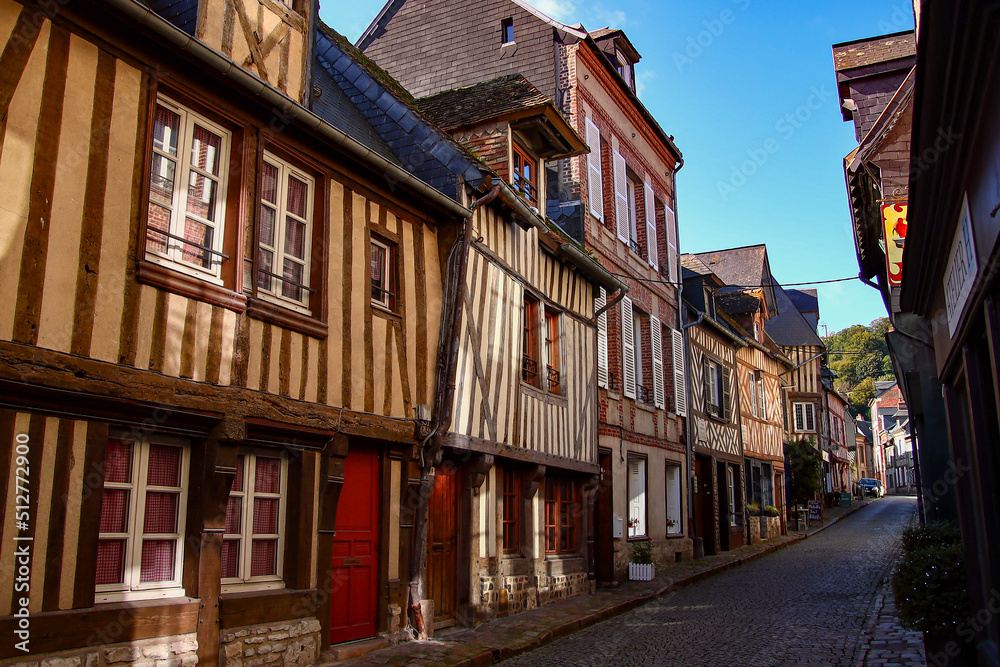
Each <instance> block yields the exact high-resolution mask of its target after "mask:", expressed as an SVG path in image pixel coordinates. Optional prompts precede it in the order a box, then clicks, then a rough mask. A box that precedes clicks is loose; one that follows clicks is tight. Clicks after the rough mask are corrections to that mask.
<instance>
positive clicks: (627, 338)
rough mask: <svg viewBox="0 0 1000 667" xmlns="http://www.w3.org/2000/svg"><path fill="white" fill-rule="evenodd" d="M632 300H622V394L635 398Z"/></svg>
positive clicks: (626, 298)
mask: <svg viewBox="0 0 1000 667" xmlns="http://www.w3.org/2000/svg"><path fill="white" fill-rule="evenodd" d="M632 325H633V322H632V299H630V298H628V297H625V298H624V299H622V392H623V393H624V394H625V396H627V397H628V398H635V339H634V338H633V332H632Z"/></svg>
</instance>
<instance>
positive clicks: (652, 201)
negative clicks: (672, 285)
mask: <svg viewBox="0 0 1000 667" xmlns="http://www.w3.org/2000/svg"><path fill="white" fill-rule="evenodd" d="M643 193H644V196H645V199H646V252H647V253H648V256H649V265H650V266H652V267H653V268H654V269H656V270H657V271H659V270H660V257H659V254H660V249H659V244H658V243H657V239H656V198H655V195H654V194H653V188H651V187H649V183H646V184H644V186H643Z"/></svg>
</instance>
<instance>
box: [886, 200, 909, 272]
mask: <svg viewBox="0 0 1000 667" xmlns="http://www.w3.org/2000/svg"><path fill="white" fill-rule="evenodd" d="M882 234H883V239H884V240H885V268H886V271H887V272H888V274H889V285H890V286H899V285H901V284H902V282H903V244H904V243H905V241H906V202H896V203H894V204H883V205H882Z"/></svg>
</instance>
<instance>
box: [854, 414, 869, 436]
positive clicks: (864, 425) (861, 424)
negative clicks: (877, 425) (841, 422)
mask: <svg viewBox="0 0 1000 667" xmlns="http://www.w3.org/2000/svg"><path fill="white" fill-rule="evenodd" d="M854 423H855V424H857V427H858V430H859V431H860V432H861V435H863V436H865V437H866V438H868V440H869V441H871V440H872V425H871V422H866V421H864V420H863V419H856V420H854Z"/></svg>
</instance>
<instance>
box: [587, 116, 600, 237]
mask: <svg viewBox="0 0 1000 667" xmlns="http://www.w3.org/2000/svg"><path fill="white" fill-rule="evenodd" d="M586 126H587V145H588V146H590V153H588V154H587V199H588V200H589V201H590V212H591V213H592V214H593V215H594V217H596V218H597V219H598V220H600V219H603V218H604V187H603V181H602V180H601V131H600V130H599V129H597V126H596V125H594V122H593V121H592V120H590V119H589V118H588V119H587V123H586Z"/></svg>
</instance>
